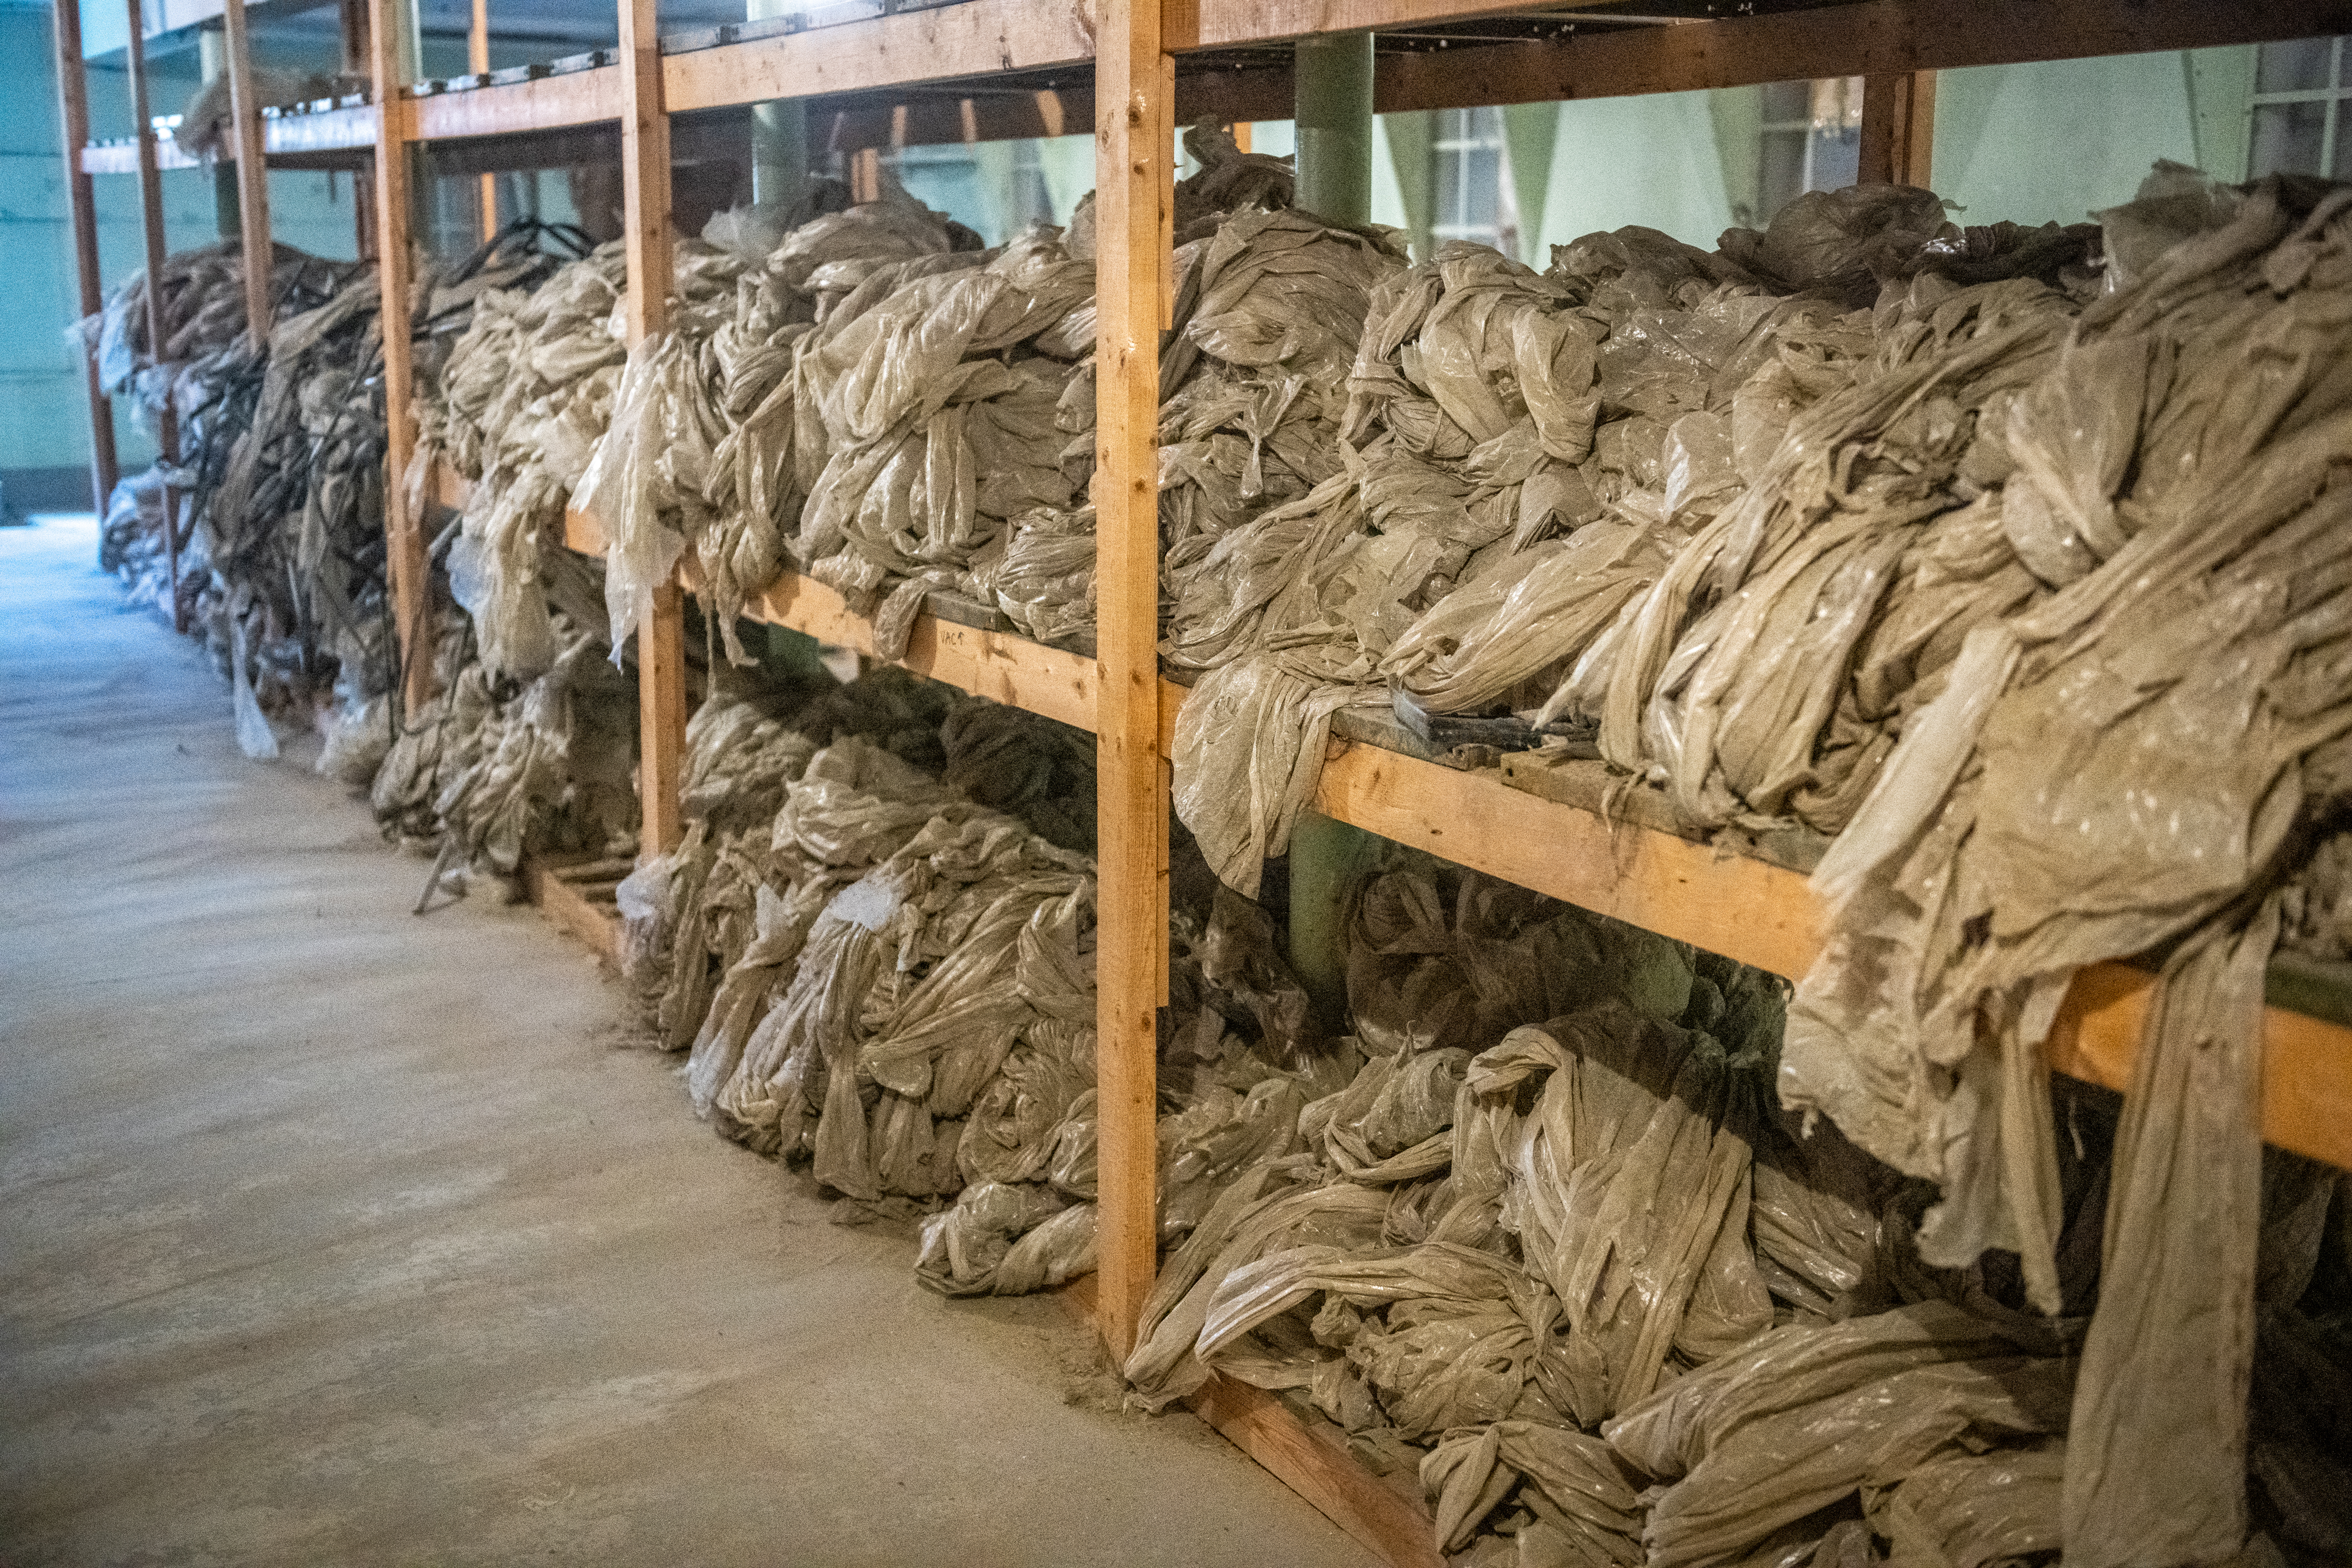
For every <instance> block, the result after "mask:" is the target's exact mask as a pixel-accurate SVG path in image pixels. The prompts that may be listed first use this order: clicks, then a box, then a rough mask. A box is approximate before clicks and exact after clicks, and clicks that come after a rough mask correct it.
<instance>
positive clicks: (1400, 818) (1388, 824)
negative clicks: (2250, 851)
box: [436, 471, 2352, 1169]
mask: <svg viewBox="0 0 2352 1568" xmlns="http://www.w3.org/2000/svg"><path fill="white" fill-rule="evenodd" d="M436 493H437V494H439V495H440V496H441V497H442V498H443V499H444V500H446V501H447V503H448V504H450V505H453V506H461V505H463V504H464V488H463V481H462V480H460V479H457V478H456V477H455V476H454V475H448V474H446V471H445V473H444V474H443V475H442V476H441V477H438V478H437V479H436ZM564 542H565V543H566V544H567V545H569V546H570V547H571V548H572V549H574V550H584V551H587V552H590V553H593V554H601V553H603V551H604V538H603V535H602V534H601V532H600V531H598V530H597V528H596V524H595V520H594V519H593V517H590V516H588V515H587V514H586V513H584V512H580V511H576V510H575V511H572V512H569V513H567V514H566V515H565V518H564ZM684 575H685V579H686V585H687V586H688V588H692V587H694V586H695V581H694V577H693V574H691V573H690V572H688V573H687V574H684ZM747 613H748V614H749V615H750V616H751V617H752V618H753V619H756V620H761V621H765V622H768V623H770V624H772V625H774V626H789V627H791V628H792V629H793V630H794V631H799V632H805V633H807V634H808V635H809V636H811V637H815V638H816V639H817V640H818V641H820V642H827V643H835V644H838V645H841V646H844V647H854V648H856V649H857V650H858V651H859V652H860V653H864V654H867V655H869V656H870V655H871V654H872V652H873V628H872V626H871V625H870V624H869V623H867V622H866V619H865V618H864V617H863V616H858V615H856V614H855V613H854V612H853V611H851V610H850V608H849V606H848V605H847V604H846V603H845V602H844V600H843V599H842V597H841V595H839V594H837V593H835V591H834V590H832V589H830V588H828V587H826V586H824V584H821V583H818V582H816V581H815V580H814V579H813V578H809V577H805V576H801V575H798V574H791V573H787V574H784V575H783V576H782V577H780V578H778V579H777V581H776V582H775V583H774V584H771V585H770V587H769V588H768V590H767V591H766V592H765V593H764V594H762V595H760V597H759V598H758V599H757V600H756V601H754V602H753V604H751V605H749V606H747ZM915 627H916V629H915V635H914V637H913V639H912V641H911V644H910V646H909V648H908V656H907V658H906V659H905V660H903V661H902V662H903V663H904V664H905V665H906V667H907V668H908V669H910V670H913V671H914V672H915V673H916V674H918V675H923V676H928V677H929V678H930V679H934V680H941V681H945V682H946V683H947V684H949V685H950V686H954V687H957V688H960V689H962V690H965V691H969V692H971V693H973V694H974V695H976V696H981V697H987V698H990V699H992V700H995V701H999V702H1005V703H1009V704H1011V705H1012V706H1013V707H1016V708H1025V709H1028V710H1030V711H1031V712H1034V713H1043V714H1045V716H1046V717H1047V718H1050V719H1058V720H1060V721H1062V722H1063V723H1065V724H1072V725H1076V727H1078V728H1080V729H1084V730H1091V729H1093V728H1094V708H1093V703H1094V700H1095V694H1096V691H1097V676H1096V673H1095V662H1094V660H1092V659H1090V658H1087V657H1086V656H1085V655H1083V654H1076V653H1068V652H1065V651H1064V650H1062V649H1059V648H1053V647H1045V646H1044V645H1043V644H1040V643H1034V642H1031V641H1029V640H1028V639H1027V638H1025V637H1020V636H1018V635H1017V634H1014V633H1012V632H1005V631H988V630H982V629H980V628H975V627H971V626H957V625H954V624H952V623H950V622H946V621H942V620H940V619H939V618H938V617H936V616H929V615H925V616H919V617H918V618H917V620H916V623H915ZM1184 695H1185V693H1184V688H1182V687H1181V686H1179V685H1177V684H1176V683H1174V682H1173V681H1168V680H1162V681H1161V683H1160V743H1161V748H1162V754H1170V753H1172V752H1173V749H1174V733H1175V723H1176V713H1177V710H1178V709H1179V708H1180V707H1181V705H1182V703H1183V700H1184ZM1345 718H1346V715H1345V714H1344V713H1343V715H1342V720H1343V721H1342V722H1340V723H1338V724H1336V725H1335V728H1337V729H1339V730H1341V731H1353V732H1354V733H1355V734H1356V735H1358V736H1360V737H1370V736H1374V735H1378V734H1379V733H1380V731H1382V730H1384V729H1386V726H1381V725H1364V724H1359V725H1350V724H1348V723H1346V722H1344V719H1345ZM1612 786H1616V787H1612ZM1315 808H1316V809H1317V810H1318V811H1320V812H1321V813H1323V815H1324V816H1328V817H1331V818H1333V819H1335V820H1337V821H1340V822H1345V823H1349V824H1350V825H1352V826H1357V827H1360V828H1362V829H1364V830H1365V831H1366V832H1369V833H1377V834H1379V835H1380V836H1381V837H1383V838H1391V839H1394V840H1396V841H1397V842H1398V843H1400V844H1408V845H1411V846H1412V847H1415V848H1418V849H1425V850H1427V851H1429V852H1430V853H1431V854H1433V855H1436V856H1439V857H1441V858H1444V859H1447V860H1451V861H1453V862H1454V863H1455V864H1457V865H1461V866H1467V867H1469V868H1471V869H1473V870H1475V871H1483V872H1485V873H1486V875H1488V876H1491V877H1499V878H1501V879H1504V880H1505V881H1507V882H1515V883H1517V884H1518V885H1519V886H1521V887H1523V888H1528V889H1533V890H1535V891H1536V892H1539V893H1544V894H1547V895H1549V896H1550V897H1552V898H1556V899H1559V900H1562V901H1564V902H1567V903H1571V904H1574V905H1576V906H1577V907H1578V908H1579V909H1584V910H1591V911H1592V912H1594V913H1595V914H1603V915H1607V916H1609V917H1611V918H1612V919H1613V920H1622V921H1625V922H1626V923H1627V924H1629V925H1637V926H1640V927H1642V928H1643V930H1645V931H1656V932H1657V933H1658V934H1659V935H1661V936H1666V937H1672V938H1673V939H1675V941H1677V942H1689V943H1690V944H1692V945H1693V946H1694V947H1702V948H1705V949H1706V950H1707V951H1708V952H1717V953H1721V954H1722V955H1723V956H1724V957H1726V958H1731V959H1737V960H1738V962H1740V963H1748V964H1753V965H1754V966H1755V967H1757V968H1759V969H1764V970H1769V971H1770V972H1771V973H1775V974H1779V975H1781V976H1784V977H1785V978H1787V979H1790V980H1795V979H1798V978H1800V977H1801V976H1802V975H1803V974H1804V973H1805V972H1806V971H1807V970H1808V969H1811V967H1812V964H1813V961H1814V959H1815V958H1817V957H1818V956H1820V953H1821V936H1820V933H1819V931H1818V927H1817V922H1818V919H1819V911H1818V907H1817V904H1816V901H1815V900H1814V897H1813V893H1812V889H1811V887H1810V886H1809V885H1808V884H1807V882H1806V878H1807V876H1808V875H1809V874H1810V873H1811V870H1812V868H1813V866H1814V864H1815V863H1816V862H1818V861H1819V859H1820V858H1821V854H1822V849H1823V848H1824V847H1826V846H1827V842H1828V841H1827V840H1826V839H1824V838H1822V837H1821V836H1820V835H1818V834H1811V833H1805V832H1801V831H1795V830H1791V831H1790V832H1787V833H1781V834H1768V835H1765V836H1763V837H1750V838H1746V839H1743V840H1739V841H1737V842H1734V841H1729V840H1727V839H1718V840H1717V841H1714V842H1706V841H1701V840H1698V839H1695V838H1691V837H1685V836H1684V835H1683V834H1682V833H1681V832H1679V831H1678V830H1677V828H1676V827H1675V820H1674V816H1673V813H1672V811H1671V809H1670V808H1669V807H1668V806H1667V805H1666V804H1665V802H1664V799H1663V797H1661V796H1660V795H1657V793H1656V792H1655V791H1652V790H1646V789H1633V790H1627V789H1623V788H1622V779H1612V775H1611V773H1610V772H1609V770H1608V767H1607V764H1605V763H1597V762H1560V761H1557V760H1555V759H1552V758H1549V757H1547V756H1545V755H1544V754H1543V753H1541V752H1519V753H1516V754H1511V755H1506V756H1505V757H1503V758H1502V760H1501V762H1500V763H1499V764H1497V765H1495V766H1491V767H1479V768H1466V769H1465V768H1456V767H1452V766H1448V765H1447V764H1446V763H1443V762H1441V761H1437V760H1435V759H1433V758H1424V757H1418V756H1413V755H1409V754H1407V753H1406V752H1402V751H1400V750H1397V749H1394V747H1393V745H1392V744H1384V743H1374V742H1373V741H1372V740H1371V739H1370V738H1360V739H1353V740H1349V739H1342V740H1340V741H1339V742H1335V743H1334V745H1333V746H1332V749H1331V753H1330V755H1329V757H1328V760H1327V761H1326V762H1325V763H1324V765H1323V776H1322V781H1321V784H1320V785H1319V786H1318V790H1317V793H1316V799H1315ZM2309 967H2310V966H2308V965H2303V966H2298V965H2296V964H2295V963H2294V962H2293V961H2291V960H2283V961H2282V962H2281V963H2280V964H2279V965H2278V966H2277V971H2278V972H2279V973H2275V974H2274V977H2273V986H2272V1005H2271V1006H2270V1008H2269V1010H2268V1016H2267V1026H2266V1027H2267V1037H2268V1047H2269V1050H2268V1058H2267V1059H2268V1067H2267V1068H2266V1077H2265V1079H2264V1090H2263V1100H2264V1110H2263V1136H2264V1137H2265V1138H2266V1139H2268V1140H2269V1141H2270V1142H2273V1143H2275V1144H2277V1145H2278V1146H2279V1147H2280V1148H2283V1149H2291V1150H2293V1151H2294V1152H2296V1153H2299V1154H2306V1155H2309V1156H2310V1157H2311V1158H2313V1159H2315V1160H2324V1161H2326V1162H2327V1163H2330V1164H2333V1165H2339V1166H2343V1167H2345V1168H2347V1169H2352V1026H2347V1025H2352V1019H2347V1018H2346V1017H2344V1016H2340V1015H2339V1016H2332V1017H2325V1016H2314V1015H2313V1012H2312V1011H2310V1010H2309V1009H2311V1008H2312V1007H2313V1006H2314V1005H2315V1004H2314V1000H2313V998H2314V995H2315V994H2317V995H2320V996H2323V997H2325V998H2326V1000H2328V1001H2330V1002H2333V1003H2335V1004H2336V1007H2330V1008H2322V1009H2321V1010H2323V1011H2330V1012H2334V1011H2336V1008H2340V1006H2341V1005H2342V1002H2343V1000H2344V997H2343V985H2342V982H2341V980H2340V979H2339V978H2338V977H2336V976H2334V975H2333V974H2323V975H2320V976H2318V977H2317V978H2316V979H2315V980H2314V979H2309V978H2306V979H2305V981H2304V982H2303V983H2302V984H2300V985H2298V984H2297V982H2296V980H2295V978H2294V977H2295V976H2297V975H2299V974H2306V973H2307V971H2308V970H2309ZM2282 977H2284V978H2282ZM2151 984H2153V977H2152V976H2150V975H2149V974H2148V973H2147V972H2145V971H2143V970H2138V969H2135V968H2132V967H2130V966H2129V965H2126V964H2102V965H2099V966H2098V967H2096V968H2095V969H2092V970H2090V971H2087V972H2085V973H2084V976H2083V977H2082V978H2081V979H2080V980H2079V981H2077V982H2076V984H2075V988H2074V993H2073V994H2071V995H2070V996H2069V997H2068V999H2067V1002H2066V1005H2064V1007H2063V1008H2062V1010H2061V1013H2060V1017H2059V1024H2058V1028H2057V1032H2056V1034H2055V1035H2054V1036H2053V1040H2052V1043H2051V1065H2052V1067H2053V1068H2055V1069H2056V1070H2058V1071H2060V1072H2063V1073H2066V1074H2068V1075H2069V1076H2071V1077H2074V1078H2079V1079H2084V1080H2085V1081H2087V1082H2091V1083H2097V1084H2104V1085H2105V1086H2106V1087H2107V1088H2109V1089H2123V1088H2124V1087H2125V1086H2126V1084H2127V1083H2129V1082H2130V1079H2131V1062H2132V1058H2133V1056H2134V1055H2135V1053H2136V1052H2137V1048H2138V1043H2139V1021H2140V1018H2141V1017H2142V1016H2143V1015H2144V1014H2145V1012H2146V1008H2147V990H2148V987H2149V986H2150V985H2151ZM2282 1001H2285V1002H2289V1003H2291V1004H2294V1005H2280V1003H2281V1002H2282Z"/></svg>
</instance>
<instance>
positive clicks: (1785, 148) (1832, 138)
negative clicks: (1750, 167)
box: [1733, 76, 1862, 227]
mask: <svg viewBox="0 0 2352 1568" xmlns="http://www.w3.org/2000/svg"><path fill="white" fill-rule="evenodd" d="M1761 130H1762V132H1763V134H1762V136H1761V138H1760V140H1759V143H1758V147H1757V164H1756V195H1757V203H1756V205H1757V209H1758V210H1757V211H1756V212H1755V214H1754V215H1753V216H1749V215H1745V214H1734V215H1733V216H1734V217H1735V218H1738V219H1739V220H1740V221H1742V222H1747V223H1751V224H1754V225H1756V226H1759V227H1760V226H1763V225H1765V224H1768V223H1769V222H1771V221H1772V215H1773V214H1774V213H1777V212H1779V211H1780V209H1781V208H1782V207H1784V206H1786V205H1789V203H1790V202H1791V201H1793V200H1794V199H1796V197H1798V196H1800V195H1803V194H1804V193H1805V192H1807V191H1834V190H1839V189H1842V188H1843V187H1844V186H1847V185H1850V184H1853V181H1854V176H1855V174H1858V173H1859V172H1860V171H1861V168H1862V79H1861V78H1860V77H1858V76H1843V77H1826V78H1823V79H1821V80H1818V81H1776V82H1768V83H1766V84H1765V87H1764V123H1763V125H1762V127H1761Z"/></svg>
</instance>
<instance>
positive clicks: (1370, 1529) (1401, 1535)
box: [1057, 1274, 1445, 1568]
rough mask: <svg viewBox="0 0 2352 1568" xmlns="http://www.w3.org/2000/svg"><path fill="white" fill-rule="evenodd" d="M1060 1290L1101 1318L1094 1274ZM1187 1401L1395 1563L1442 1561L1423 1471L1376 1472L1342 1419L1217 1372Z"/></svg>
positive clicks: (1085, 1312)
mask: <svg viewBox="0 0 2352 1568" xmlns="http://www.w3.org/2000/svg"><path fill="white" fill-rule="evenodd" d="M1057 1294H1058V1295H1059V1296H1060V1298H1061V1301H1062V1305H1063V1306H1065V1307H1066V1308H1067V1309H1068V1310H1069V1311H1070V1313H1071V1315H1072V1316H1074V1317H1076V1319H1077V1320H1078V1321H1080V1322H1082V1323H1085V1324H1087V1326H1089V1327H1093V1326H1094V1325H1095V1319H1096V1314H1097V1311H1098V1310H1099V1307H1098V1302H1097V1296H1098V1294H1099V1292H1098V1291H1097V1288H1096V1279H1095V1276H1093V1275H1092V1274H1082V1275H1080V1276H1079V1277H1078V1278H1076V1279H1073V1280H1071V1281H1070V1282H1069V1284H1067V1285H1066V1286H1064V1287H1063V1288H1062V1289H1061V1290H1060V1291H1058V1292H1057ZM1184 1404H1185V1405H1186V1406H1187V1407H1188V1408H1190V1409H1191V1410H1192V1414H1193V1415H1197V1416H1199V1417H1200V1418H1201V1419H1202V1421H1203V1422H1205V1423H1207V1424H1208V1425H1209V1426H1212V1427H1213V1428H1215V1429H1216V1430H1217V1431H1218V1432H1219V1433H1221V1434H1223V1436H1224V1438H1225V1440H1226V1441H1227V1442H1230V1443H1231V1444H1233V1446H1234V1447H1236V1448H1239V1449H1240V1450H1241V1451H1242V1452H1243V1453H1244V1454H1247V1455H1248V1456H1249V1457H1250V1458H1253V1459H1255V1460H1256V1461H1257V1462H1258V1464H1259V1465H1260V1466H1261V1467H1262V1468H1265V1469H1266V1470H1267V1471H1269V1472H1271V1473H1272V1474H1273V1475H1274V1477H1275V1478H1276V1479H1277V1480H1279V1481H1281V1482H1282V1483H1283V1484H1284V1485H1285V1486H1286V1487H1288V1488H1289V1489H1291V1490H1292V1491H1295V1492H1297V1494H1298V1495H1299V1496H1300V1497H1302V1498H1305V1499H1306V1500H1307V1501H1308V1502H1310V1503H1312V1504H1314V1505H1315V1508H1316V1510H1317V1511H1318V1512H1320V1513H1321V1514H1322V1515H1323V1517H1324V1518H1326V1519H1328V1520H1329V1521H1331V1522H1332V1523H1334V1524H1336V1525H1338V1526H1339V1528H1340V1529H1341V1530H1344V1531H1347V1532H1348V1533H1349V1535H1351V1536H1353V1537H1354V1538H1355V1539H1356V1541H1357V1542H1358V1544H1360V1545H1361V1546H1363V1547H1364V1548H1365V1549H1366V1550H1368V1551H1370V1552H1373V1553H1374V1554H1375V1555H1377V1556H1378V1557H1379V1558H1380V1559H1381V1562H1383V1563H1387V1564H1388V1565H1389V1568H1444V1563H1445V1558H1444V1554H1443V1553H1441V1552H1439V1551H1438V1549H1437V1540H1436V1536H1435V1530H1436V1526H1435V1523H1434V1522H1433V1520H1432V1518H1431V1516H1430V1511H1429V1502H1428V1500H1427V1499H1426V1498H1425V1497H1424V1496H1423V1493H1422V1489H1421V1480H1420V1478H1419V1477H1418V1476H1416V1475H1413V1474H1412V1472H1410V1471H1407V1472H1405V1473H1403V1474H1402V1475H1399V1476H1396V1477H1393V1478H1390V1479H1383V1478H1381V1477H1380V1476H1376V1475H1374V1474H1373V1473H1372V1472H1371V1470H1370V1468H1367V1467H1366V1466H1365V1465H1364V1463H1363V1461H1361V1460H1360V1459H1359V1458H1357V1457H1356V1456H1355V1455H1354V1454H1352V1453H1350V1452H1349V1449H1348V1439H1347V1434H1346V1433H1344V1432H1342V1431H1340V1430H1339V1427H1337V1426H1333V1425H1332V1424H1331V1423H1330V1422H1328V1421H1326V1420H1324V1419H1323V1418H1322V1417H1321V1416H1319V1415H1313V1414H1311V1413H1310V1414H1308V1415H1300V1414H1299V1413H1298V1412H1297V1411H1296V1410H1294V1409H1292V1408H1291V1406H1290V1405H1287V1404H1286V1403H1284V1401H1283V1400H1282V1399H1281V1397H1280V1396H1278V1395H1276V1394H1269V1393H1267V1392H1266V1391H1265V1389H1263V1388H1258V1387H1255V1386H1254V1385H1252V1384H1246V1383H1243V1382H1240V1381H1238V1380H1237V1379H1234V1378H1230V1377H1225V1376H1222V1375H1219V1374H1215V1373H1212V1374H1211V1376H1210V1378H1209V1381H1208V1383H1207V1384H1205V1385H1204V1386H1202V1389H1201V1390H1200V1391H1199V1392H1198V1393H1196V1394H1192V1395H1190V1396H1189V1397H1187V1398H1186V1399H1185V1401H1184Z"/></svg>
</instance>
